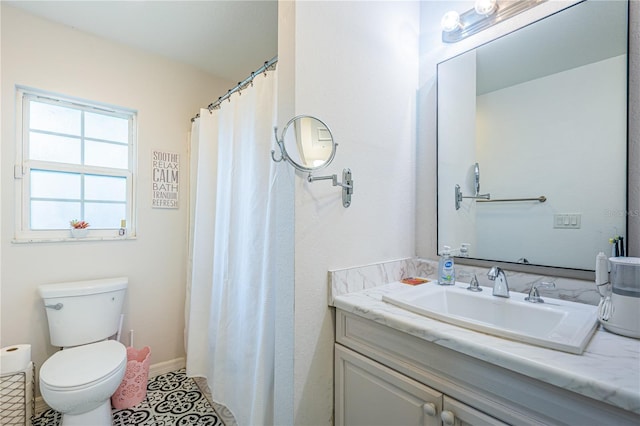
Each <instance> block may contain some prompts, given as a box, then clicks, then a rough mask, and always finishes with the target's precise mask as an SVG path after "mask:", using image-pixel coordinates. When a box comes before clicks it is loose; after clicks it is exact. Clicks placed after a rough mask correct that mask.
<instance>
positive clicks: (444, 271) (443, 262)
mask: <svg viewBox="0 0 640 426" xmlns="http://www.w3.org/2000/svg"><path fill="white" fill-rule="evenodd" d="M455 282H456V267H455V264H454V262H453V257H452V256H451V247H449V246H444V247H443V249H442V254H441V255H440V261H439V262H438V284H440V285H454V284H455Z"/></svg>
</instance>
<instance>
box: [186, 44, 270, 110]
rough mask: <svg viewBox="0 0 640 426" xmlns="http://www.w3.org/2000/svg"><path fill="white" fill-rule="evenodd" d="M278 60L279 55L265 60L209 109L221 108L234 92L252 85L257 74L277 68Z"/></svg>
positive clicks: (265, 73)
mask: <svg viewBox="0 0 640 426" xmlns="http://www.w3.org/2000/svg"><path fill="white" fill-rule="evenodd" d="M277 62H278V57H277V56H274V57H273V58H271V59H270V60H268V61H265V63H264V64H263V65H262V66H261V67H260V68H258V69H257V70H255V71H254V72H252V73H251V75H250V76H249V77H247V78H245V79H244V80H242V81H240V82H238V84H237V85H236V86H235V87H234V88H232V89H229V90H228V91H227V93H226V94H224V95H222V96H220V97H219V98H218V100H217V101H215V102H212V103H210V104H209V106H207V109H208V110H209V112H211V111H213V110H214V109H219V108H220V104H221V103H222V102H223V101H225V100H227V99H229V97H230V96H231V95H232V94H234V93H235V92H238V91H240V90H244V89H245V88H246V87H247V86H248V85H251V84H252V83H253V79H254V78H255V76H256V75H258V74H260V73H262V72H264V75H265V76H266V75H267V71H271V70H274V69H275V68H276V63H277ZM199 117H200V114H196V115H195V117H192V118H191V122H193V121H195V119H196V118H199Z"/></svg>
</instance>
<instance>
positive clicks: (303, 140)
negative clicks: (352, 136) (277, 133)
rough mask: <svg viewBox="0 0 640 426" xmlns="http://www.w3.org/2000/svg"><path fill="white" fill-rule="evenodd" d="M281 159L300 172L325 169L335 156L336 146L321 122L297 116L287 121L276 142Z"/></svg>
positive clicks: (329, 132) (309, 117)
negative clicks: (280, 152)
mask: <svg viewBox="0 0 640 426" xmlns="http://www.w3.org/2000/svg"><path fill="white" fill-rule="evenodd" d="M278 145H280V149H281V151H282V157H283V158H284V159H285V160H287V161H288V162H289V163H290V164H291V165H292V166H293V167H295V168H296V169H297V170H300V171H302V172H312V171H315V170H320V169H323V168H325V167H327V166H328V165H329V164H330V163H331V161H333V158H334V157H335V155H336V147H337V144H336V143H335V141H334V140H333V135H332V134H331V130H329V127H328V126H327V125H326V124H325V123H323V122H322V121H321V120H319V119H317V118H315V117H311V116H308V115H299V116H297V117H294V118H292V119H291V120H289V122H288V123H287V125H286V126H285V128H284V130H283V131H282V138H281V139H280V140H278Z"/></svg>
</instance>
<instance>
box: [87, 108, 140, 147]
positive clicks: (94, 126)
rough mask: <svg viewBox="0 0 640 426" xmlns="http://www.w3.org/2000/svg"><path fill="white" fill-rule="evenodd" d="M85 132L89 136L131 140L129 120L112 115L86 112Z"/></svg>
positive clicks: (120, 140)
mask: <svg viewBox="0 0 640 426" xmlns="http://www.w3.org/2000/svg"><path fill="white" fill-rule="evenodd" d="M84 132H85V136H86V137H88V138H95V139H103V140H108V141H115V142H124V143H128V142H129V120H127V119H125V118H120V117H112V116H110V115H103V114H94V113H92V112H85V114H84Z"/></svg>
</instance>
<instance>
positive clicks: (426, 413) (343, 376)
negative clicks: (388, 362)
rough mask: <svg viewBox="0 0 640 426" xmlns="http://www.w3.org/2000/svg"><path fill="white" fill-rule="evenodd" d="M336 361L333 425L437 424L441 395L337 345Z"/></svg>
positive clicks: (438, 421)
mask: <svg viewBox="0 0 640 426" xmlns="http://www.w3.org/2000/svg"><path fill="white" fill-rule="evenodd" d="M335 360H336V365H335V368H336V374H335V389H336V393H335V396H336V402H335V408H336V422H335V423H336V425H338V426H340V425H348V426H389V425H424V426H436V425H440V417H439V415H440V413H441V412H442V396H443V395H442V394H441V393H440V392H438V391H435V390H433V389H431V388H429V387H427V386H425V385H423V384H421V383H418V382H416V381H415V380H411V379H410V378H408V377H406V376H404V375H402V374H399V373H397V372H395V371H393V370H391V369H390V368H387V367H385V366H383V365H381V364H378V363H377V362H374V361H371V360H370V359H368V358H366V357H364V356H362V355H359V354H357V353H355V352H353V351H350V350H349V349H346V348H344V347H343V346H340V345H336V349H335Z"/></svg>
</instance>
